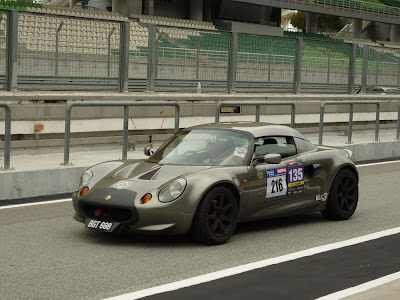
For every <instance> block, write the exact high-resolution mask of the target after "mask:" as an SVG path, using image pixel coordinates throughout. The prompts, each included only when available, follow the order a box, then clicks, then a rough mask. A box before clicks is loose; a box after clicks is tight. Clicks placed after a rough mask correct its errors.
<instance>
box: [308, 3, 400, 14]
mask: <svg viewBox="0 0 400 300" xmlns="http://www.w3.org/2000/svg"><path fill="white" fill-rule="evenodd" d="M314 2H315V3H319V4H324V5H327V4H328V5H332V6H337V5H340V6H342V7H345V8H351V9H360V10H365V11H369V12H376V13H384V14H390V15H399V13H400V11H399V10H398V9H397V8H398V7H399V6H398V5H399V4H398V1H396V0H385V1H380V0H362V1H361V0H357V1H352V0H343V1H340V2H339V4H338V1H337V0H314ZM395 2H397V3H395ZM389 3H390V4H389ZM393 7H394V8H393Z"/></svg>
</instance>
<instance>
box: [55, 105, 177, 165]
mask: <svg viewBox="0 0 400 300" xmlns="http://www.w3.org/2000/svg"><path fill="white" fill-rule="evenodd" d="M76 106H87V107H94V106H123V107H124V119H123V138H122V159H127V154H128V121H129V107H131V106H174V107H175V124H174V133H176V132H177V131H178V130H179V119H180V113H181V107H180V105H179V104H178V103H176V102H165V101H149V102H142V101H121V102H111V101H105V102H74V103H69V104H68V105H67V108H66V111H65V133H64V163H62V164H63V165H69V164H70V162H69V152H70V137H71V112H72V108H74V107H76Z"/></svg>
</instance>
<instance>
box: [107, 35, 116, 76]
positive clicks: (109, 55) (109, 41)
mask: <svg viewBox="0 0 400 300" xmlns="http://www.w3.org/2000/svg"><path fill="white" fill-rule="evenodd" d="M114 31H115V27H113V28H112V29H111V30H110V32H109V33H108V36H107V44H108V48H107V77H110V75H111V36H112V35H113V33H114Z"/></svg>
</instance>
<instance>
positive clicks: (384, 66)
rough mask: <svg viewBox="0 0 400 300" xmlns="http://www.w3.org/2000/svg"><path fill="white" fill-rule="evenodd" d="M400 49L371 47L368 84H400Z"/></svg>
mask: <svg viewBox="0 0 400 300" xmlns="http://www.w3.org/2000/svg"><path fill="white" fill-rule="evenodd" d="M399 72H400V49H396V48H387V47H369V49H368V72H367V85H371V86H373V85H383V86H399V85H400V77H399V76H400V73H399Z"/></svg>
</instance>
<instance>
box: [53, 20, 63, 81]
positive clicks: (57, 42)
mask: <svg viewBox="0 0 400 300" xmlns="http://www.w3.org/2000/svg"><path fill="white" fill-rule="evenodd" d="M63 25H64V22H63V21H61V23H60V25H59V26H58V28H57V30H56V54H55V55H56V57H55V60H56V61H55V70H54V74H55V75H56V76H58V54H59V46H60V45H59V44H60V41H59V40H60V31H61V28H62V27H63Z"/></svg>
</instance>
